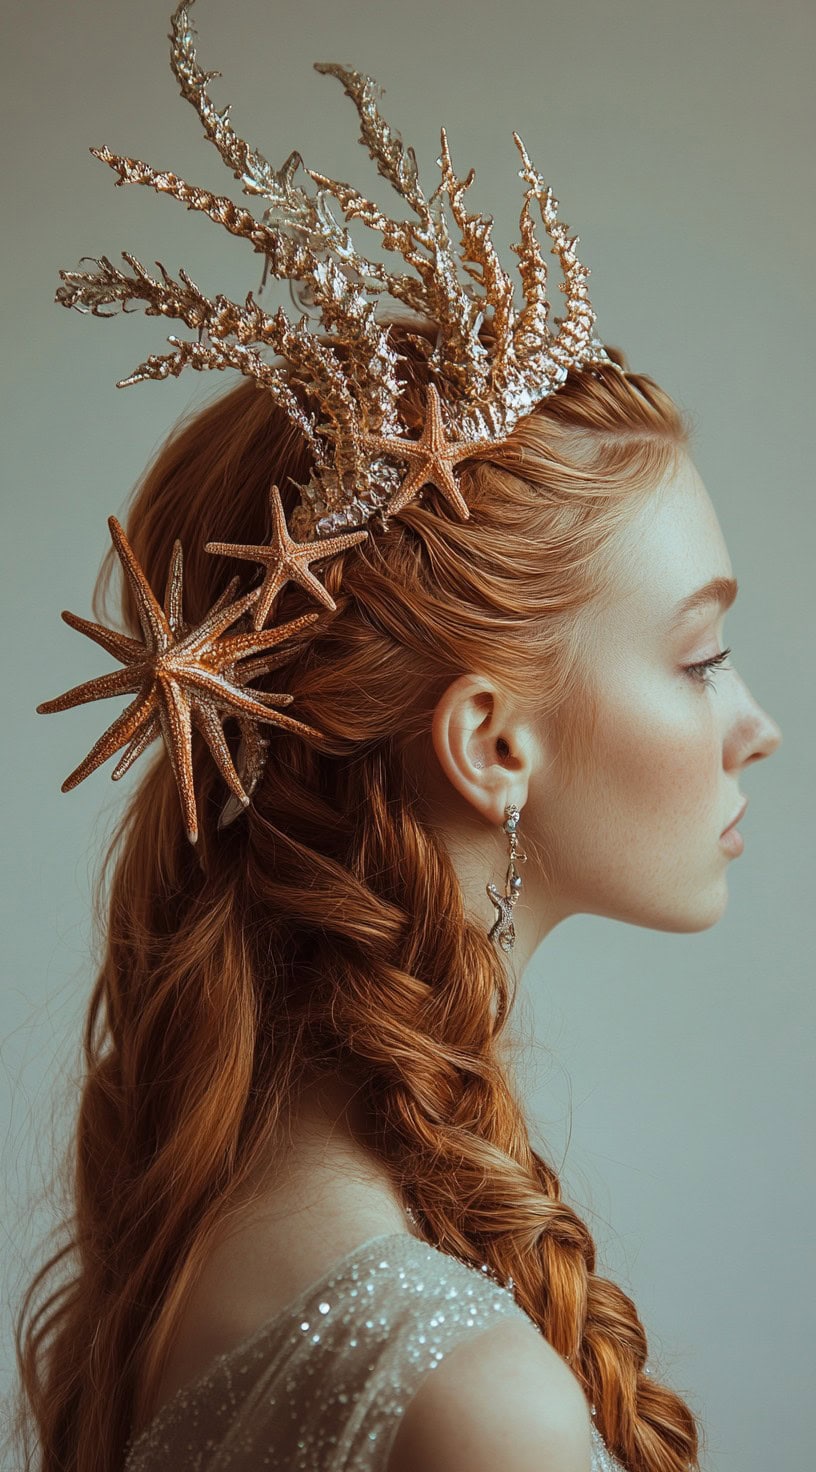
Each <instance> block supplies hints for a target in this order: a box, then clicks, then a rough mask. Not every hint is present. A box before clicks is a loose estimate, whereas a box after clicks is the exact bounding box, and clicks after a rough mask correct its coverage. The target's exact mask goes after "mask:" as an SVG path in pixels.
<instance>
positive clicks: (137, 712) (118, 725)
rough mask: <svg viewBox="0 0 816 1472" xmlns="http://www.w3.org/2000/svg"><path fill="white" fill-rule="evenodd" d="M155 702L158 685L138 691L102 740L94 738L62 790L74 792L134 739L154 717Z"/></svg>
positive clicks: (105, 732)
mask: <svg viewBox="0 0 816 1472" xmlns="http://www.w3.org/2000/svg"><path fill="white" fill-rule="evenodd" d="M155 706H156V694H155V688H154V687H153V686H151V688H150V689H149V690H145V691H142V693H141V694H140V695H137V697H136V699H135V700H132V701H131V703H130V705H127V706H125V709H124V710H123V711H122V712H121V714H120V715H118V716H117V717H116V720H115V721H113V722H112V724H111V725H110V726H108V729H107V730H106V731H103V733H102V735H101V736H100V738H99V740H98V741H96V742H94V745H93V746H92V747H91V749H90V751H89V752H88V755H87V756H86V758H85V760H84V761H82V762H80V764H79V766H78V767H75V768H74V770H73V772H71V774H70V776H68V777H66V779H65V781H64V782H63V784H62V791H63V792H70V791H71V789H72V788H73V787H76V786H77V785H78V783H80V782H84V780H85V778H86V777H89V776H90V774H91V772H95V771H96V768H97V767H101V765H102V763H103V762H106V761H107V760H108V757H109V756H113V753H114V752H115V751H118V750H119V748H120V747H121V746H124V745H125V743H126V742H128V741H130V739H131V737H132V736H133V735H134V734H135V732H136V731H138V730H139V728H140V727H141V726H142V725H143V724H144V723H145V722H146V721H148V720H149V719H150V716H151V714H152V713H153V712H154V710H155Z"/></svg>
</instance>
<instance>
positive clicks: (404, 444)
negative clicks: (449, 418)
mask: <svg viewBox="0 0 816 1472" xmlns="http://www.w3.org/2000/svg"><path fill="white" fill-rule="evenodd" d="M366 444H367V445H368V447H369V448H370V449H372V450H380V451H384V452H385V453H386V454H387V455H393V456H396V457H397V458H398V459H402V460H407V461H408V462H409V464H410V466H411V468H410V470H409V471H408V474H407V475H406V477H405V480H404V481H403V482H402V485H401V486H400V488H399V490H398V491H397V492H396V494H395V495H394V496H392V497H391V500H390V501H389V502H388V506H387V508H386V515H387V516H395V515H396V514H397V512H398V511H401V510H402V508H403V506H405V505H406V504H407V503H408V502H409V501H412V500H413V499H414V497H415V496H416V495H417V494H418V492H419V491H420V490H421V489H422V487H423V486H425V485H432V486H436V487H437V488H438V490H440V491H442V493H443V495H444V496H445V497H446V498H447V500H448V501H449V502H450V504H451V505H452V506H453V507H454V509H455V510H456V511H458V512H459V515H460V516H461V517H462V519H463V520H464V521H467V519H468V517H469V516H470V509H469V507H468V504H467V501H466V500H465V498H464V496H463V495H462V492H461V491H460V490H459V486H458V484H457V481H456V477H455V476H454V474H453V467H454V465H458V463H459V461H460V460H467V459H468V458H469V457H470V456H472V455H477V454H484V452H485V449H486V448H489V447H487V446H486V442H485V441H484V440H458V441H452V440H449V439H448V438H447V436H446V434H445V425H444V421H443V419H442V404H441V400H440V398H439V392H438V390H437V388H436V387H435V385H434V384H432V383H430V384H429V385H428V398H427V401H426V404H425V423H424V425H423V427H422V434H421V435H420V437H419V439H418V440H402V439H395V438H391V437H389V436H386V435H370V436H369V437H368V439H367V440H366Z"/></svg>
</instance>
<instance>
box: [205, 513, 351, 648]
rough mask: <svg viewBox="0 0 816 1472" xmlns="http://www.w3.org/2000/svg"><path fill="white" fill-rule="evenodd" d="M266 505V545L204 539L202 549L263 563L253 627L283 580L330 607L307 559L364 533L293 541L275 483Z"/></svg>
mask: <svg viewBox="0 0 816 1472" xmlns="http://www.w3.org/2000/svg"><path fill="white" fill-rule="evenodd" d="M269 509H270V511H271V513H272V540H271V542H269V543H268V544H266V545H259V546H252V545H248V546H243V545H237V544H236V543H234V542H207V544H206V546H205V548H204V551H205V552H217V553H220V555H221V556H222V557H241V558H244V559H245V560H246V561H248V562H260V563H262V564H263V565H265V566H266V575H265V577H264V580H263V582H262V584H261V587H260V589H259V590H258V593H259V596H258V601H257V603H256V604H255V607H254V609H253V611H252V624H253V628H256V629H262V628H263V626H264V622H265V620H266V616H267V614H268V613H269V610H270V608H271V606H272V604H273V602H274V600H275V598H276V597H277V595H278V593H279V592H280V590H281V588H282V587H283V586H284V583H287V582H290V581H292V582H296V583H300V585H301V587H302V588H305V589H306V590H307V592H309V593H312V594H313V595H314V597H315V598H317V599H318V601H319V602H320V603H322V604H323V606H324V607H325V608H330V609H332V611H334V609H336V607H337V604H336V603H335V601H334V599H333V598H332V596H331V594H330V593H329V592H327V590H326V589H325V588H324V587H323V584H322V583H321V582H320V581H319V580H318V579H317V578H316V577H315V575H314V573H313V572H310V570H309V563H310V562H319V561H320V559H321V558H323V557H333V556H334V555H335V553H337V552H345V550H346V548H347V547H353V546H354V545H355V543H356V542H361V541H362V540H363V538H364V537H367V536H368V532H367V531H366V530H363V531H359V532H344V533H343V535H342V536H339V537H322V538H321V539H320V540H319V541H314V542H296V541H294V539H293V538H292V537H291V536H290V534H289V528H288V526H287V525H286V513H285V511H284V509H283V502H282V501H281V498H280V491H279V490H278V487H277V486H276V485H272V486H270V488H269Z"/></svg>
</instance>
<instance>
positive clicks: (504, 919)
mask: <svg viewBox="0 0 816 1472" xmlns="http://www.w3.org/2000/svg"><path fill="white" fill-rule="evenodd" d="M485 887H486V889H487V893H488V894H489V896H490V898H491V900H492V901H493V904H494V905H495V906H496V910H497V911H498V914H497V916H496V921H495V924H494V925H493V929H492V930H491V931H490V933H489V935H488V940H498V942H499V945H500V946H501V948H502V950H503V951H509V950H512V948H513V946H514V944H515V940H516V927H515V926H514V924H513V906H514V904H515V903H516V896H515V895H514V894H513V895H504V894H499V891H498V890H497V888H496V886H495V884H493V883H490V884H488V885H486V886H485Z"/></svg>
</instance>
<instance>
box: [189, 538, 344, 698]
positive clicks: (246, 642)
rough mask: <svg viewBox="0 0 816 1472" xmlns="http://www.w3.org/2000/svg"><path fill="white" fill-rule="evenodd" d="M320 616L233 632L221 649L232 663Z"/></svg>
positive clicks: (307, 615)
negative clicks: (245, 631) (238, 632)
mask: <svg viewBox="0 0 816 1472" xmlns="http://www.w3.org/2000/svg"><path fill="white" fill-rule="evenodd" d="M366 535H367V533H366ZM208 546H209V544H208ZM318 618H320V614H319V613H303V614H301V615H300V616H299V617H298V618H293V619H290V620H289V622H288V623H285V624H278V625H277V626H276V627H275V628H273V629H251V630H250V631H249V632H248V633H245V634H232V635H230V636H229V637H228V638H224V639H222V640H221V643H220V645H219V650H220V652H221V655H222V657H223V658H224V659H225V662H228V663H230V664H232V663H233V661H235V660H239V659H240V660H244V659H249V657H250V656H251V655H256V654H260V653H261V651H262V650H264V649H272V648H273V647H274V645H276V644H282V643H283V641H284V639H289V638H291V637H292V635H294V634H297V633H299V631H300V630H301V629H305V628H307V627H308V625H309V624H313V623H314V622H315V620H316V619H318ZM286 658H287V659H289V658H291V651H289V652H287V654H286ZM278 663H280V661H278ZM273 667H274V666H273ZM247 669H248V665H243V664H242V665H241V674H242V675H243V676H244V677H245V678H248V676H247Z"/></svg>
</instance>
